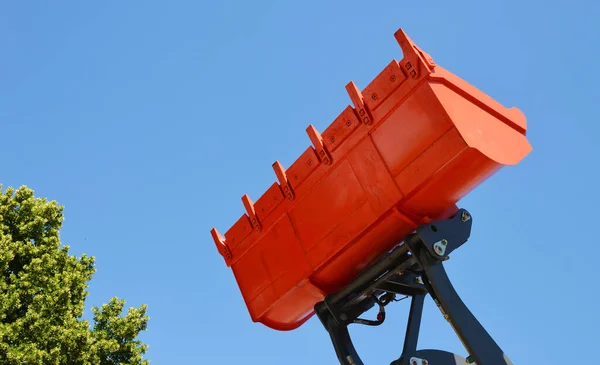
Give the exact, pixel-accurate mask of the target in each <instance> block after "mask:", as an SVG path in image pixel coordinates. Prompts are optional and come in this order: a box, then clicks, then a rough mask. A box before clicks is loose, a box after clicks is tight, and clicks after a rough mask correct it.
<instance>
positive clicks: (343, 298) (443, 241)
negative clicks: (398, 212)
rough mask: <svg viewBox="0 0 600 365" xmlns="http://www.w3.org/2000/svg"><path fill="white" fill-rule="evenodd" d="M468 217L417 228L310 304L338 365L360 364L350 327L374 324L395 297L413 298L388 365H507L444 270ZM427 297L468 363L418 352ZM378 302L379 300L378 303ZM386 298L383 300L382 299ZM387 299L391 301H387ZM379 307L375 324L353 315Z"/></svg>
mask: <svg viewBox="0 0 600 365" xmlns="http://www.w3.org/2000/svg"><path fill="white" fill-rule="evenodd" d="M472 221H473V220H472V217H471V214H469V212H467V211H466V210H464V209H460V210H459V211H458V212H457V213H456V214H455V215H454V216H452V217H451V218H449V219H445V220H439V221H434V222H431V223H428V224H423V225H421V226H419V227H417V229H416V232H415V233H413V234H411V235H409V236H407V237H406V238H405V240H404V242H403V243H401V244H400V245H398V246H396V248H395V249H394V250H392V251H391V252H389V253H387V254H385V255H383V256H382V257H380V258H379V259H378V260H376V261H375V262H374V263H373V264H372V265H371V266H369V267H368V268H367V269H365V270H364V271H363V272H362V273H361V274H359V275H358V276H357V277H356V278H355V279H354V280H353V281H352V282H351V283H350V284H349V285H347V286H346V287H345V288H344V289H342V290H341V291H339V292H337V293H333V294H330V295H328V296H327V297H326V298H325V299H324V300H323V301H322V302H319V303H317V304H316V305H315V312H316V314H317V316H318V317H319V319H320V320H321V323H322V324H323V326H324V327H325V329H326V330H327V331H328V332H329V335H330V337H331V341H332V343H333V346H334V348H335V351H336V354H337V357H338V360H339V361H340V364H342V365H364V363H363V362H362V360H361V359H360V357H359V356H358V353H357V352H356V349H355V348H354V345H353V344H352V340H351V338H350V334H349V332H348V325H350V324H352V323H358V324H370V325H379V324H381V323H383V321H384V320H385V310H384V307H385V305H387V304H389V303H391V302H392V301H394V298H395V296H396V295H405V296H410V297H412V302H411V307H410V312H409V318H408V323H407V326H406V336H405V338H404V346H403V349H402V354H401V356H400V358H399V359H398V360H396V361H393V362H392V365H434V364H435V365H438V364H439V365H466V364H468V363H473V362H474V363H476V364H478V365H512V363H511V361H510V360H509V359H508V357H506V355H505V354H504V352H503V351H502V349H501V348H500V347H499V346H498V344H497V343H496V342H495V341H494V340H493V339H492V337H491V336H490V335H489V334H488V333H487V331H486V330H485V329H484V328H483V326H482V325H481V324H480V323H479V322H478V321H477V319H476V318H475V317H474V316H473V314H472V313H471V312H470V311H469V309H468V308H467V306H466V305H465V304H464V303H463V302H462V300H461V299H460V297H459V296H458V294H457V293H456V291H455V290H454V288H453V287H452V284H451V283H450V280H449V278H448V276H447V274H446V271H445V270H444V266H443V262H444V261H445V260H446V259H447V258H448V255H449V254H450V253H452V252H453V251H454V250H456V249H457V248H459V247H460V246H462V245H463V244H464V243H465V242H466V241H467V240H468V238H469V236H470V234H471V226H472ZM427 294H429V295H431V297H432V298H433V300H434V302H435V303H436V304H437V305H438V307H439V308H440V310H441V312H442V314H443V315H444V317H445V318H446V319H447V320H448V322H449V323H450V324H451V325H452V327H453V328H454V330H455V332H456V334H457V335H458V337H459V338H460V340H461V341H462V343H463V344H464V346H465V348H466V349H467V351H468V353H469V356H468V357H467V358H468V359H469V360H468V361H467V359H465V358H463V357H461V356H458V355H456V354H452V353H449V352H445V351H440V350H417V343H418V336H419V329H420V325H421V317H422V312H423V304H424V301H425V296H426V295H427ZM382 298H383V299H382ZM386 298H387V299H386ZM390 298H391V299H390ZM374 305H379V306H380V314H379V315H378V318H377V319H378V320H377V321H369V320H361V319H359V318H358V317H359V316H360V315H362V314H363V313H365V312H366V311H368V310H369V309H371V308H372V307H373V306H374Z"/></svg>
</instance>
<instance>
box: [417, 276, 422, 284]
mask: <svg viewBox="0 0 600 365" xmlns="http://www.w3.org/2000/svg"><path fill="white" fill-rule="evenodd" d="M415 283H417V284H421V285H423V279H422V278H421V277H420V276H417V277H416V278H415Z"/></svg>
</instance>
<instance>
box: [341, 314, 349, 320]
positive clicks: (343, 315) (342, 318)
mask: <svg viewBox="0 0 600 365" xmlns="http://www.w3.org/2000/svg"><path fill="white" fill-rule="evenodd" d="M340 319H341V320H342V321H345V320H347V319H348V316H347V315H346V313H342V314H340Z"/></svg>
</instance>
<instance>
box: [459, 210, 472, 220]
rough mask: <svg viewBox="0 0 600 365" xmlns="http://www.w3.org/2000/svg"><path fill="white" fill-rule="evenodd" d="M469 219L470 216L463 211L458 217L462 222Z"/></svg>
mask: <svg viewBox="0 0 600 365" xmlns="http://www.w3.org/2000/svg"><path fill="white" fill-rule="evenodd" d="M469 219H471V215H470V214H469V212H467V211H463V212H462V214H461V216H460V220H461V221H463V222H466V221H468V220H469Z"/></svg>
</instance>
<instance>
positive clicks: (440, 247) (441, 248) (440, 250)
mask: <svg viewBox="0 0 600 365" xmlns="http://www.w3.org/2000/svg"><path fill="white" fill-rule="evenodd" d="M447 244H448V241H446V240H445V239H443V240H441V241H438V242H436V243H434V244H433V250H434V251H435V253H437V254H438V255H439V256H444V253H445V252H446V245H447Z"/></svg>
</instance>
